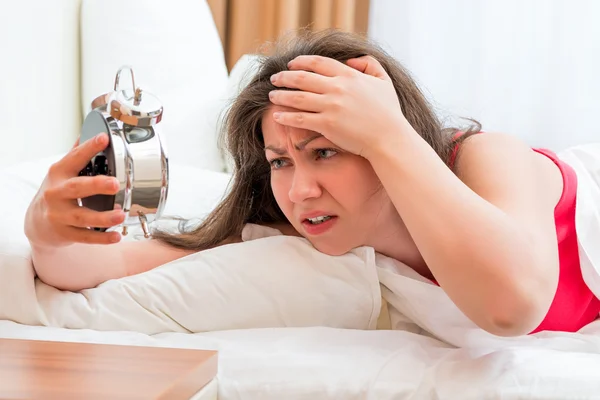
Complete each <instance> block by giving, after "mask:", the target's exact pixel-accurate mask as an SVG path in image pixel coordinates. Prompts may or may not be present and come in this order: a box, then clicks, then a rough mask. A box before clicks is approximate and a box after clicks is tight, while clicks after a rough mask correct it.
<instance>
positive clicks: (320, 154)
mask: <svg viewBox="0 0 600 400" xmlns="http://www.w3.org/2000/svg"><path fill="white" fill-rule="evenodd" d="M337 153H338V152H337V150H334V149H316V150H315V155H316V156H317V158H323V159H327V158H331V157H333V156H335V155H336V154H337Z"/></svg>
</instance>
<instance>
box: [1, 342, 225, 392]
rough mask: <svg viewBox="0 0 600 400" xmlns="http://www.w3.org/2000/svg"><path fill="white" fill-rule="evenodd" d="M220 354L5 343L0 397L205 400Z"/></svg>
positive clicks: (50, 343)
mask: <svg viewBox="0 0 600 400" xmlns="http://www.w3.org/2000/svg"><path fill="white" fill-rule="evenodd" d="M217 356H218V355H217V352H216V351H208V350H191V349H190V350H188V349H171V348H160V347H139V346H120V345H104V344H87V343H67V342H49V341H36V340H16V339H0V398H3V399H5V398H19V399H32V398H33V399H42V398H43V399H55V398H56V399H169V400H177V399H186V400H188V399H190V398H192V397H193V398H194V399H202V398H203V397H201V396H199V395H198V393H202V389H203V388H204V387H206V386H207V385H209V383H211V381H213V379H215V377H216V375H217ZM213 383H214V382H213ZM210 386H213V385H210ZM210 392H211V393H215V396H216V390H214V389H212V390H210ZM210 396H211V398H212V395H210Z"/></svg>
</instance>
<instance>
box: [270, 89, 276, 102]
mask: <svg viewBox="0 0 600 400" xmlns="http://www.w3.org/2000/svg"><path fill="white" fill-rule="evenodd" d="M273 96H275V93H274V92H273V91H270V92H269V99H271V100H273Z"/></svg>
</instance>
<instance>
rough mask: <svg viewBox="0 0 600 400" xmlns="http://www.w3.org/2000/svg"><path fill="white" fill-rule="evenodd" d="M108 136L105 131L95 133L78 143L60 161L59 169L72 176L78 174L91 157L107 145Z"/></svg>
mask: <svg viewBox="0 0 600 400" xmlns="http://www.w3.org/2000/svg"><path fill="white" fill-rule="evenodd" d="M108 143H109V138H108V135H107V134H106V133H101V134H98V135H96V136H95V137H93V138H92V139H90V140H86V141H85V142H83V143H81V144H80V145H78V146H76V147H74V148H73V149H72V150H71V151H70V152H69V153H68V154H67V155H66V156H65V157H63V159H62V160H61V161H59V163H60V165H61V169H62V170H63V171H64V172H65V173H67V174H69V175H70V176H74V175H77V174H79V171H81V170H82V169H83V168H85V166H86V165H88V163H89V162H90V160H91V159H92V158H94V156H95V155H96V154H98V153H100V152H101V151H102V150H104V149H106V146H108Z"/></svg>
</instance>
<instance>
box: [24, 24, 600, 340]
mask: <svg viewBox="0 0 600 400" xmlns="http://www.w3.org/2000/svg"><path fill="white" fill-rule="evenodd" d="M225 122H226V124H225V133H226V140H227V145H228V148H229V151H230V153H231V155H232V157H233V160H234V161H235V173H234V184H233V187H232V190H231V191H230V193H229V195H228V197H227V198H226V199H225V200H224V201H223V202H222V203H221V204H220V205H219V206H218V207H217V208H216V209H215V210H214V211H213V213H212V214H211V215H210V216H209V217H208V218H207V219H206V220H205V221H204V222H203V223H202V224H201V225H200V226H199V227H197V228H195V229H193V230H188V231H183V232H181V233H179V234H171V233H167V232H158V231H157V232H154V240H150V241H143V242H133V243H131V242H128V243H118V242H119V234H118V233H117V232H110V233H102V232H94V231H91V230H88V229H85V227H88V226H104V227H109V226H113V225H116V224H119V223H120V222H122V221H123V219H124V215H123V213H122V212H121V211H119V210H115V211H110V212H106V213H98V212H93V211H91V210H87V209H83V208H79V207H77V206H76V202H75V199H77V198H80V197H86V196H89V195H92V194H98V193H102V194H111V193H115V192H116V191H117V190H118V188H117V184H116V182H115V181H113V180H112V179H109V178H106V177H78V176H77V173H78V171H79V170H80V169H81V168H82V167H83V166H84V165H86V164H87V162H88V160H89V159H90V158H91V157H92V156H93V155H94V154H96V153H97V152H98V151H100V150H102V149H103V148H104V147H105V146H106V144H107V138H106V137H105V136H99V137H98V138H96V140H94V141H89V142H87V143H83V144H81V145H77V146H76V147H74V149H73V151H71V152H70V153H69V154H67V155H66V156H65V157H64V158H63V159H62V160H61V161H59V162H58V163H56V164H55V165H53V166H52V168H51V169H50V171H49V172H48V175H47V177H46V179H45V181H44V183H43V185H42V187H41V189H40V191H39V194H38V195H37V196H36V198H35V199H34V200H33V202H32V204H31V206H30V209H29V211H28V213H27V217H26V233H27V236H28V238H29V240H30V242H31V244H32V249H33V261H34V265H35V268H36V271H37V274H38V276H39V277H40V278H41V279H42V280H44V281H45V282H46V283H48V284H51V285H54V286H57V287H60V288H63V289H69V290H79V289H82V288H86V287H93V286H95V285H97V284H99V283H101V282H103V281H106V280H108V279H115V278H119V277H123V276H127V275H132V274H137V273H140V272H143V271H147V270H150V269H152V268H155V267H157V266H159V265H162V264H164V263H166V262H169V261H171V260H174V259H177V258H179V257H182V256H184V255H187V254H190V253H193V252H197V251H201V250H204V249H208V248H211V247H214V246H218V245H221V244H224V243H233V242H236V241H239V240H240V233H241V231H242V228H243V227H244V225H245V224H247V223H255V224H262V225H267V226H272V227H277V228H278V229H280V230H281V231H282V232H283V233H284V234H290V235H301V236H304V237H306V238H307V239H308V240H309V241H310V242H311V243H312V244H313V245H314V246H315V248H316V249H317V250H319V251H322V252H324V253H327V254H331V255H339V254H343V253H345V252H347V251H349V250H350V249H352V248H355V247H357V246H362V245H366V246H372V247H373V248H374V249H375V250H376V251H378V252H380V253H382V254H385V255H387V256H389V257H392V258H395V259H397V260H399V261H402V262H404V263H405V264H407V265H408V266H410V267H411V268H413V269H414V270H415V271H416V272H418V273H420V274H421V275H423V276H424V277H427V278H429V279H431V280H432V282H433V283H435V284H438V285H440V286H441V287H442V288H443V289H444V290H445V291H446V293H447V294H448V296H449V297H450V299H451V300H452V301H453V302H454V303H455V304H456V305H457V306H458V307H459V308H460V309H461V310H462V311H463V313H464V314H465V315H466V316H467V317H469V318H470V319H471V320H472V321H473V322H474V323H476V324H477V325H478V326H479V327H481V328H482V329H484V330H486V331H488V332H491V333H493V334H497V335H504V336H512V335H521V334H526V333H531V332H537V331H540V330H565V331H575V330H578V329H579V328H581V327H582V326H584V325H585V324H587V323H589V322H591V321H593V320H594V319H595V318H596V317H597V316H598V313H599V312H600V302H599V301H598V299H596V298H595V297H594V296H593V294H592V293H591V292H590V290H589V289H588V288H587V286H586V285H585V283H584V282H583V279H582V277H581V270H580V268H579V257H578V253H577V232H576V231H575V225H574V207H575V192H576V185H577V179H576V177H575V176H574V172H573V170H572V169H571V168H570V167H569V166H568V165H566V164H565V163H563V162H562V161H560V160H559V159H557V157H556V156H555V155H553V154H552V153H551V152H545V151H542V150H532V149H530V148H529V147H527V146H526V145H525V144H524V143H522V142H521V141H519V140H517V139H515V138H513V137H511V136H508V135H504V134H499V133H481V134H477V133H479V132H480V126H479V124H477V123H475V126H473V127H471V128H470V129H466V130H462V131H459V130H457V129H442V126H441V124H440V122H439V121H438V119H437V118H436V116H435V115H434V112H433V111H432V109H431V107H430V106H429V104H428V103H427V101H426V99H425V98H424V96H423V95H422V93H421V92H420V91H419V89H418V88H417V86H416V84H415V83H414V81H413V80H412V79H411V78H410V76H409V74H408V73H407V72H406V71H405V70H404V69H403V68H402V67H401V66H400V65H399V64H398V63H397V62H396V61H395V60H394V59H393V58H391V57H390V56H389V55H387V54H386V53H385V52H384V51H382V50H381V49H380V48H378V47H377V46H376V45H374V44H372V43H369V42H367V41H366V40H364V39H362V38H360V37H356V36H353V35H350V34H345V33H340V32H335V31H333V32H331V31H330V32H322V33H317V34H306V35H301V36H300V37H298V38H297V39H295V40H293V41H291V42H290V43H288V44H282V45H281V47H279V48H277V49H275V52H274V55H272V56H270V57H267V58H265V59H264V62H263V64H262V66H261V68H260V70H259V71H258V73H257V75H256V76H255V77H254V78H253V79H252V80H251V82H250V83H249V84H248V86H247V87H246V88H245V89H244V90H243V91H242V92H241V94H240V95H239V97H237V98H236V99H235V101H234V103H233V105H232V107H231V109H230V110H229V113H228V115H227V118H226V121H225ZM96 255H98V257H96ZM96 260H101V261H96ZM67 261H68V262H67ZM86 264H87V267H86V269H85V270H81V268H80V267H79V266H80V265H86ZM74 266H77V268H78V269H77V270H75V269H74V268H75V267H74Z"/></svg>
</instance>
